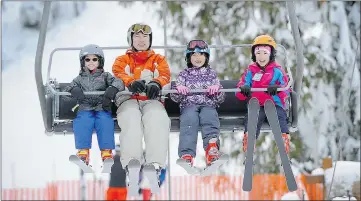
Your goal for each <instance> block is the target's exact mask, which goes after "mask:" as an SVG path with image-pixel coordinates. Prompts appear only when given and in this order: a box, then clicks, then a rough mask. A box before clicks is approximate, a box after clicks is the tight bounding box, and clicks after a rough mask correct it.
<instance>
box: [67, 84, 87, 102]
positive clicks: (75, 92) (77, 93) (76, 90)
mask: <svg viewBox="0 0 361 201" xmlns="http://www.w3.org/2000/svg"><path fill="white" fill-rule="evenodd" d="M70 93H71V95H72V96H73V97H74V98H75V99H76V100H77V101H78V103H83V102H84V100H85V95H84V92H83V90H82V89H81V88H80V87H73V88H72V89H71V91H70Z"/></svg>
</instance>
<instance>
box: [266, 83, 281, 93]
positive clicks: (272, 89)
mask: <svg viewBox="0 0 361 201" xmlns="http://www.w3.org/2000/svg"><path fill="white" fill-rule="evenodd" d="M279 87H280V86H278V85H277V84H274V85H270V86H268V87H267V93H268V94H269V95H271V96H275V95H276V94H277V93H278V92H277V89H278V88H279Z"/></svg>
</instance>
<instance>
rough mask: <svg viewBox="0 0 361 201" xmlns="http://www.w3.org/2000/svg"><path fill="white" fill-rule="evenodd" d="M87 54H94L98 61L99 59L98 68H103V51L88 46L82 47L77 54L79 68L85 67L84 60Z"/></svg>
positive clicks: (94, 46)
mask: <svg viewBox="0 0 361 201" xmlns="http://www.w3.org/2000/svg"><path fill="white" fill-rule="evenodd" d="M89 54H94V55H96V56H97V57H98V59H99V67H98V68H103V67H104V52H103V50H102V49H101V48H100V47H99V46H98V45H94V44H89V45H86V46H84V47H83V48H82V49H81V50H80V52H79V60H80V66H81V68H83V67H84V66H85V62H84V58H85V57H86V56H87V55H89Z"/></svg>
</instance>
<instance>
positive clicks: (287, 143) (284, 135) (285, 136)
mask: <svg viewBox="0 0 361 201" xmlns="http://www.w3.org/2000/svg"><path fill="white" fill-rule="evenodd" d="M282 138H283V142H284V143H285V151H286V154H287V155H288V153H289V152H290V135H289V134H287V133H282Z"/></svg>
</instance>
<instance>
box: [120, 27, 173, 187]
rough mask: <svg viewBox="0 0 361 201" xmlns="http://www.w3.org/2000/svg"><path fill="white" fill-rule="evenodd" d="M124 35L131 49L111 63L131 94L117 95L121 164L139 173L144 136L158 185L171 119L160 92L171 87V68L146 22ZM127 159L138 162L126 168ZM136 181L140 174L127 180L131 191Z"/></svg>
mask: <svg viewBox="0 0 361 201" xmlns="http://www.w3.org/2000/svg"><path fill="white" fill-rule="evenodd" d="M127 36H128V37H127V40H128V44H129V46H130V49H128V50H127V51H126V53H125V54H124V55H121V56H118V57H117V58H116V60H115V62H114V64H113V73H114V75H115V76H116V77H118V78H120V79H122V80H123V82H124V84H125V86H126V87H127V88H128V89H129V91H130V92H132V93H133V94H132V95H119V96H118V95H117V97H116V105H117V106H118V110H117V119H118V124H119V127H120V128H121V130H122V133H121V135H120V142H121V143H122V145H121V154H122V163H123V164H124V165H125V166H126V171H127V172H128V175H139V171H140V165H139V161H140V160H141V157H142V153H143V136H144V142H145V152H146V153H145V160H146V161H147V164H145V166H148V167H151V166H154V168H155V169H156V172H157V173H158V174H157V176H158V184H159V176H160V172H161V169H162V167H164V166H165V164H166V160H167V152H168V136H169V132H170V119H169V117H168V114H167V111H166V110H165V108H164V105H163V102H162V100H161V99H160V96H159V92H160V90H162V89H165V88H167V87H168V88H170V68H169V65H168V62H167V60H166V58H165V57H164V56H162V55H160V54H157V53H155V52H154V50H152V49H151V47H152V37H153V34H152V29H151V27H150V26H149V25H146V24H133V25H132V26H130V28H129V29H128V33H127ZM129 162H132V163H133V162H134V163H137V164H138V165H136V168H128V164H129ZM132 167H133V166H132ZM151 168H152V167H151ZM138 180H139V177H138V178H131V179H130V180H129V186H130V188H129V189H130V191H131V192H130V194H133V193H137V191H138V186H137V185H138ZM152 186H157V184H154V183H153V184H152Z"/></svg>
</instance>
